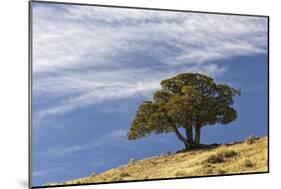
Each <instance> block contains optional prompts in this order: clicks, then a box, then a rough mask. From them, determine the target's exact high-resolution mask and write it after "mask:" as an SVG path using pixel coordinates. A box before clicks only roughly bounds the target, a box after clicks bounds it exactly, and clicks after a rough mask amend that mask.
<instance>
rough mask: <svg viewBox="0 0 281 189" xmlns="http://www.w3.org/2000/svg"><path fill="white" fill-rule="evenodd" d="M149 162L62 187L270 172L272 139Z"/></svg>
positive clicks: (78, 180)
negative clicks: (269, 155) (269, 142)
mask: <svg viewBox="0 0 281 189" xmlns="http://www.w3.org/2000/svg"><path fill="white" fill-rule="evenodd" d="M250 140H251V141H250V142H249V140H245V141H244V142H240V143H235V144H224V145H220V146H218V147H216V148H211V149H201V150H193V151H189V152H182V153H176V154H171V155H165V156H160V157H152V158H146V159H143V160H139V161H136V162H134V163H129V164H127V165H123V166H120V167H117V168H114V169H110V170H108V171H105V172H103V173H100V174H92V175H90V176H89V177H85V178H80V179H75V180H71V181H66V182H63V183H60V184H62V185H64V184H82V183H99V182H113V181H129V180H143V179H145V180H147V179H158V178H176V177H189V176H204V175H223V174H235V173H254V172H267V171H268V165H267V162H268V157H267V155H268V148H267V146H268V138H267V137H262V138H254V139H250Z"/></svg>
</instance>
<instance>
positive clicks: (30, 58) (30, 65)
mask: <svg viewBox="0 0 281 189" xmlns="http://www.w3.org/2000/svg"><path fill="white" fill-rule="evenodd" d="M33 2H34V3H46V4H65V5H79V6H95V7H108V8H122V9H136V10H138V9H139V10H152V11H168V12H182V13H200V14H202V13H203V14H216V15H230V16H247V17H263V18H266V19H267V87H268V88H267V132H268V133H267V140H268V144H267V149H268V151H267V156H268V159H267V171H264V172H249V173H233V174H223V175H202V176H190V177H175V178H158V179H143V180H129V181H113V182H98V183H84V184H64V185H52V186H32V94H33V93H32V92H33V90H32V83H33V79H32V74H33V27H32V26H33V13H32V3H33ZM269 41H270V17H269V16H267V15H256V14H240V13H225V12H208V11H192V10H176V9H162V8H148V7H132V6H118V5H103V4H89V3H72V2H58V1H41V0H30V1H29V2H28V188H31V189H33V188H54V187H68V186H87V185H100V184H116V183H131V182H147V181H163V180H179V179H190V178H210V177H224V176H239V175H256V174H265V173H270V171H269V170H270V163H269V162H270V160H269V159H270V156H269V154H270V148H269V146H270V140H269V138H270V130H269V124H270V114H269V112H270V106H269V103H270V92H269V91H270V75H269V72H270V64H269V60H270V58H269V57H270V43H269Z"/></svg>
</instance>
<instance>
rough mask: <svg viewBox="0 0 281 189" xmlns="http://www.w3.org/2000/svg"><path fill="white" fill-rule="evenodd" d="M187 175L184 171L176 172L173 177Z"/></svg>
mask: <svg viewBox="0 0 281 189" xmlns="http://www.w3.org/2000/svg"><path fill="white" fill-rule="evenodd" d="M186 175H187V173H186V171H178V172H176V174H175V176H178V177H179V176H186Z"/></svg>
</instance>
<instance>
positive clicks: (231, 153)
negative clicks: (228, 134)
mask: <svg viewBox="0 0 281 189" xmlns="http://www.w3.org/2000/svg"><path fill="white" fill-rule="evenodd" d="M223 156H224V157H226V158H230V157H234V156H237V152H235V151H234V150H226V151H224V152H223Z"/></svg>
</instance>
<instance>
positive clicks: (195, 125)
mask: <svg viewBox="0 0 281 189" xmlns="http://www.w3.org/2000/svg"><path fill="white" fill-rule="evenodd" d="M161 86H162V88H161V89H160V90H158V91H156V92H155V93H154V96H153V101H144V102H143V103H142V104H140V106H139V108H138V110H137V112H136V117H135V118H134V120H133V122H132V124H131V128H130V131H129V132H128V133H127V136H128V139H129V140H135V139H139V138H142V137H146V136H149V135H150V134H151V133H154V134H161V133H168V132H174V133H175V134H176V136H177V137H178V139H179V140H181V141H182V142H183V144H184V145H185V149H186V150H188V149H193V148H198V147H200V146H201V145H200V135H201V128H202V127H204V126H207V125H215V124H218V123H220V124H227V123H230V122H232V121H234V120H235V119H236V117H237V111H236V110H235V109H234V108H233V107H232V105H233V96H235V95H240V91H239V90H236V89H234V88H232V87H230V86H228V85H226V84H216V83H215V82H214V80H213V79H212V78H210V77H208V76H206V75H203V74H199V73H183V74H179V75H177V76H175V77H172V78H170V79H166V80H163V81H162V82H161ZM181 130H184V131H185V132H184V134H182V133H181ZM194 134H195V136H194Z"/></svg>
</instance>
